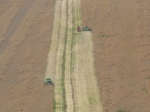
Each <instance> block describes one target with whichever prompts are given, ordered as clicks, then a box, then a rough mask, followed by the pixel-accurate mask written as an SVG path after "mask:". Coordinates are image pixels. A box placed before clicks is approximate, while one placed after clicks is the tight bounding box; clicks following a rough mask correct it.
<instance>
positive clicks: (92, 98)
mask: <svg viewBox="0 0 150 112" xmlns="http://www.w3.org/2000/svg"><path fill="white" fill-rule="evenodd" d="M88 101H89V104H90V105H93V104H96V99H95V98H94V97H93V96H91V97H89V98H88Z"/></svg>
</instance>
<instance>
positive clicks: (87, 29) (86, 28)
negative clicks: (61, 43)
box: [82, 26, 92, 31]
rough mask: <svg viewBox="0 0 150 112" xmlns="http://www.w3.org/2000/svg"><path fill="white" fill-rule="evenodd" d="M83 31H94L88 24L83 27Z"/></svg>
mask: <svg viewBox="0 0 150 112" xmlns="http://www.w3.org/2000/svg"><path fill="white" fill-rule="evenodd" d="M82 31H92V28H89V27H88V26H86V27H83V28H82Z"/></svg>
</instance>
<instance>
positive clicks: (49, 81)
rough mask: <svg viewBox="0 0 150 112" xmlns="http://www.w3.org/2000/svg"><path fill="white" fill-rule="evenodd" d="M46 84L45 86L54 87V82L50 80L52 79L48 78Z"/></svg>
mask: <svg viewBox="0 0 150 112" xmlns="http://www.w3.org/2000/svg"><path fill="white" fill-rule="evenodd" d="M44 84H45V85H48V84H49V85H53V82H52V80H51V79H50V78H47V79H46V80H45V82H44Z"/></svg>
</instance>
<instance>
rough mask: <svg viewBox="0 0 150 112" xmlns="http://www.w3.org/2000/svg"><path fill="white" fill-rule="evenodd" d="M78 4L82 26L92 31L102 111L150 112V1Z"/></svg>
mask: <svg viewBox="0 0 150 112" xmlns="http://www.w3.org/2000/svg"><path fill="white" fill-rule="evenodd" d="M81 1H82V2H81V3H82V19H83V25H84V26H85V25H88V26H89V27H91V28H92V29H93V31H92V32H93V36H94V55H95V67H96V75H97V78H98V83H99V88H100V92H101V97H102V102H103V107H104V110H105V112H117V111H119V110H121V109H122V110H126V111H127V112H128V111H129V112H149V111H150V108H149V105H150V86H149V85H150V74H149V72H150V29H149V28H150V2H149V1H148V0H81ZM144 83H145V84H144ZM144 85H145V86H144Z"/></svg>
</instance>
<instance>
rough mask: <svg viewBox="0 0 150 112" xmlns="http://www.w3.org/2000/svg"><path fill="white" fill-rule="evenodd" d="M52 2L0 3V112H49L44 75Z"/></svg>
mask: <svg viewBox="0 0 150 112" xmlns="http://www.w3.org/2000/svg"><path fill="white" fill-rule="evenodd" d="M54 4H55V1H54V0H42V1H41V0H32V1H31V0H19V1H18V0H0V112H22V111H23V112H52V108H53V91H52V87H47V86H44V77H43V76H44V74H45V68H46V61H47V54H48V48H49V43H50V36H51V31H52V22H53V16H54V14H53V11H54Z"/></svg>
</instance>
